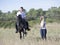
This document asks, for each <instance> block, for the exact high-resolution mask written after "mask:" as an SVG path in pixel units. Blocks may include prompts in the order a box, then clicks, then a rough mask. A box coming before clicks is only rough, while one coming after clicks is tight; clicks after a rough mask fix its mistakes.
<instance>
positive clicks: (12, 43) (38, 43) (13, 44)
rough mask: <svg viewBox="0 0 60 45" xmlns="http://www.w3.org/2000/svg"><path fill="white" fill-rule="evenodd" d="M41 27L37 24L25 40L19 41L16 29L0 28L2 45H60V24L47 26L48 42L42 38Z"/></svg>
mask: <svg viewBox="0 0 60 45" xmlns="http://www.w3.org/2000/svg"><path fill="white" fill-rule="evenodd" d="M39 31H40V26H39V25H38V24H36V25H35V26H34V27H32V28H31V31H29V32H28V35H27V36H26V37H25V39H22V40H20V39H19V33H18V34H16V33H15V29H14V28H11V29H4V28H0V45H60V24H58V23H49V24H47V31H48V33H47V40H42V39H41V38H40V33H39Z"/></svg>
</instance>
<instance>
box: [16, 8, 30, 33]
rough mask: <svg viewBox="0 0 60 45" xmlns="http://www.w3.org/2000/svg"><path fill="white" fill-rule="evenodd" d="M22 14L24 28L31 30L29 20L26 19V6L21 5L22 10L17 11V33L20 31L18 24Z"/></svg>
mask: <svg viewBox="0 0 60 45" xmlns="http://www.w3.org/2000/svg"><path fill="white" fill-rule="evenodd" d="M19 16H21V18H22V19H21V18H20V19H21V20H22V23H23V25H24V28H25V29H26V30H30V29H29V25H28V22H27V21H26V14H25V11H24V8H23V7H20V10H19V11H18V12H17V24H16V33H17V32H18V27H17V26H18V25H19V20H18V17H19Z"/></svg>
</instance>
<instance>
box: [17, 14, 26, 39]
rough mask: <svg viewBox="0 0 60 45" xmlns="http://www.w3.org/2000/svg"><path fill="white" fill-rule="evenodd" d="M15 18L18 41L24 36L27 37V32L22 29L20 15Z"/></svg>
mask: <svg viewBox="0 0 60 45" xmlns="http://www.w3.org/2000/svg"><path fill="white" fill-rule="evenodd" d="M17 18H18V19H17V20H18V21H17V23H16V27H17V29H18V32H19V34H20V39H22V38H24V36H25V35H27V32H26V29H25V28H24V24H23V23H22V17H21V15H19V16H18V17H17Z"/></svg>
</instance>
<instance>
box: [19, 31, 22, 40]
mask: <svg viewBox="0 0 60 45" xmlns="http://www.w3.org/2000/svg"><path fill="white" fill-rule="evenodd" d="M19 33H20V39H21V38H22V33H21V31H20V32H19Z"/></svg>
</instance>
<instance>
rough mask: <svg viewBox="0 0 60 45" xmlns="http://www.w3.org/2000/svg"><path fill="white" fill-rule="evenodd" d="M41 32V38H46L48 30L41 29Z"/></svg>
mask: <svg viewBox="0 0 60 45" xmlns="http://www.w3.org/2000/svg"><path fill="white" fill-rule="evenodd" d="M40 33H41V38H42V39H46V34H47V30H46V29H41V30H40Z"/></svg>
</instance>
